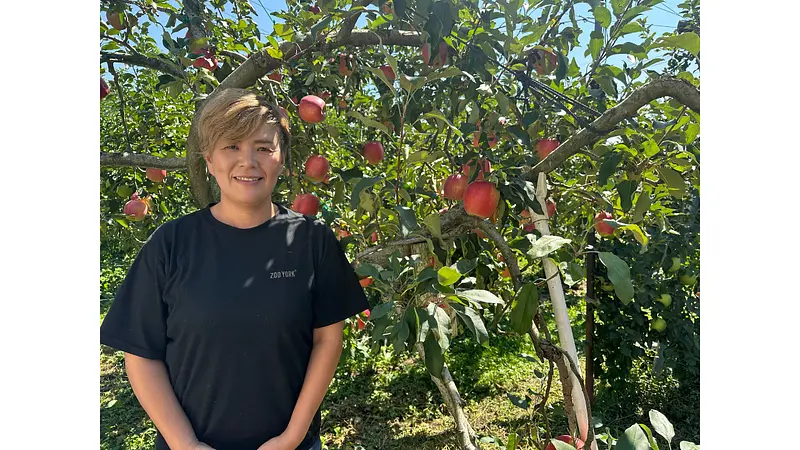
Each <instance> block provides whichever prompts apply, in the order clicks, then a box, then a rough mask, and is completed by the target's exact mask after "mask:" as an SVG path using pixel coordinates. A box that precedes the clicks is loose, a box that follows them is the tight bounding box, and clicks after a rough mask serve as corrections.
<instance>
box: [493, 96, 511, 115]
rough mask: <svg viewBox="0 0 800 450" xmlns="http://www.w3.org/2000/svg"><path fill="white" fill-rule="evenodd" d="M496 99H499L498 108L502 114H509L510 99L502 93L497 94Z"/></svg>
mask: <svg viewBox="0 0 800 450" xmlns="http://www.w3.org/2000/svg"><path fill="white" fill-rule="evenodd" d="M494 98H495V99H497V108H498V110H499V111H498V112H499V113H500V114H508V108H509V100H508V97H506V96H505V94H503V93H502V92H497V93H496V94H495V95H494Z"/></svg>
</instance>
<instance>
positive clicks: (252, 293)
mask: <svg viewBox="0 0 800 450" xmlns="http://www.w3.org/2000/svg"><path fill="white" fill-rule="evenodd" d="M198 127H199V128H198V129H199V137H200V146H201V148H202V151H203V155H204V159H205V162H206V165H207V167H208V171H209V173H210V174H211V175H212V176H214V178H216V180H217V183H218V184H219V187H220V193H221V197H220V200H219V202H218V203H213V204H212V205H209V206H208V207H206V208H203V209H201V210H199V211H196V212H194V213H191V214H187V215H185V216H183V217H181V218H178V219H176V220H173V221H170V222H167V223H165V224H163V225H162V226H160V227H159V228H158V229H157V230H156V231H155V232H154V233H153V234H152V235H151V236H150V238H149V239H148V241H147V243H145V245H144V246H143V247H142V249H141V250H140V252H139V254H138V255H137V257H136V259H135V261H134V262H133V264H132V265H131V268H130V270H129V272H128V274H127V277H126V278H125V281H124V282H123V284H122V286H121V287H120V289H119V292H118V294H117V296H116V298H115V300H114V303H113V304H112V306H111V308H110V309H109V311H108V314H107V315H106V317H105V320H104V321H103V324H102V326H101V328H100V342H101V343H102V344H105V345H108V346H110V347H113V348H116V349H119V350H122V351H123V352H125V366H126V371H127V373H128V377H129V379H130V383H131V387H132V388H133V391H134V393H135V395H136V397H137V398H138V400H139V402H140V403H141V405H142V407H143V408H144V410H145V411H146V412H147V414H148V416H149V417H150V418H151V419H152V421H153V423H154V424H155V426H156V428H157V429H158V435H157V437H156V449H157V450H166V449H171V450H185V449H209V448H212V449H216V450H309V449H321V442H320V439H319V430H320V404H321V402H322V399H323V397H324V395H325V392H326V391H327V389H328V387H329V385H330V382H331V380H332V378H333V375H334V372H335V370H336V366H337V364H338V361H339V356H340V354H341V349H342V329H343V323H344V322H343V321H344V319H346V318H348V317H351V316H353V315H355V314H357V313H359V312H360V311H363V310H364V309H367V308H368V303H367V301H366V297H365V295H364V291H363V289H362V288H361V286H360V284H359V282H358V277H357V275H356V274H355V272H354V271H353V269H352V267H351V266H350V264H349V262H348V260H347V257H346V256H345V254H344V252H343V250H342V248H341V247H340V246H339V243H338V241H337V239H336V237H335V235H334V233H333V231H332V230H331V229H330V228H329V227H328V226H327V225H325V224H324V223H322V222H320V221H317V220H315V219H314V218H311V217H307V216H303V215H301V214H299V213H296V212H294V211H291V210H289V209H287V208H285V207H284V206H282V205H280V204H276V203H273V202H272V192H273V189H274V188H275V184H276V181H277V179H278V176H279V174H281V172H282V171H283V167H284V161H285V158H286V153H288V151H289V143H290V133H289V127H288V122H287V120H286V117H285V116H284V115H283V114H282V113H281V112H279V111H278V109H277V108H276V107H275V106H272V105H270V104H269V103H267V101H266V99H265V98H263V97H259V96H257V95H256V94H254V93H252V92H249V91H246V90H241V89H226V90H225V91H222V92H219V93H218V95H216V96H215V97H214V98H212V99H210V100H208V103H207V104H206V106H205V108H204V110H203V112H202V113H201V117H200V119H199V122H198Z"/></svg>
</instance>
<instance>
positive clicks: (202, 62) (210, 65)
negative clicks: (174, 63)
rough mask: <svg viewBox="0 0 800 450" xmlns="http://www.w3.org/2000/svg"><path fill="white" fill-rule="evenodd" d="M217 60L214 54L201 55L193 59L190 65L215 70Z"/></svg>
mask: <svg viewBox="0 0 800 450" xmlns="http://www.w3.org/2000/svg"><path fill="white" fill-rule="evenodd" d="M218 62H219V61H218V60H217V57H216V56H210V57H209V56H201V57H199V58H197V59H195V60H194V62H193V63H192V67H197V68H203V69H207V70H210V71H212V72H213V71H215V70H217V63H218Z"/></svg>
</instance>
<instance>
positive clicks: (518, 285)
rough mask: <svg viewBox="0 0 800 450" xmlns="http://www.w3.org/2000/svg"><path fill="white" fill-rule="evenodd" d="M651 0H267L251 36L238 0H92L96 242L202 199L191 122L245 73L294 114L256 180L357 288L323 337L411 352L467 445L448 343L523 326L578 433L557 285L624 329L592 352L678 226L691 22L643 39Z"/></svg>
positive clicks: (575, 373) (577, 378)
mask: <svg viewBox="0 0 800 450" xmlns="http://www.w3.org/2000/svg"><path fill="white" fill-rule="evenodd" d="M581 3H584V4H585V5H580V4H581ZM659 3H661V1H660V0H609V1H604V0H592V1H587V2H573V1H571V0H564V1H561V0H543V1H534V2H530V3H528V2H523V1H513V2H508V1H505V0H502V1H492V0H490V1H487V2H481V3H478V2H474V1H465V2H453V1H451V0H414V1H411V0H393V1H382V0H376V1H372V0H338V1H333V0H325V1H320V2H319V3H313V4H312V3H310V2H307V1H303V2H294V1H290V2H287V7H286V10H284V11H280V12H277V13H273V14H271V19H273V20H274V25H273V28H272V30H271V31H270V32H269V33H268V34H267V33H262V31H261V30H259V27H258V26H257V24H256V21H255V19H254V18H255V15H256V14H257V12H256V10H255V9H254V8H253V6H252V5H251V4H250V3H249V2H247V1H242V0H232V1H229V0H212V1H210V2H205V3H204V2H199V1H198V0H185V1H183V2H158V1H157V2H153V3H148V2H144V1H114V2H110V1H104V2H103V3H102V5H101V9H102V11H101V24H100V34H101V43H102V47H101V51H100V62H101V100H102V101H101V105H102V107H101V113H102V117H101V126H102V128H101V130H102V131H101V132H102V139H101V170H102V178H101V206H102V214H103V216H102V217H101V219H102V220H101V232H102V233H103V236H104V239H105V240H104V242H106V245H107V246H108V249H109V251H111V249H112V248H113V249H115V250H114V251H117V252H122V253H125V252H130V251H131V249H132V248H135V247H136V242H137V241H139V242H141V241H143V240H144V239H146V236H148V235H149V233H151V232H152V230H153V229H154V227H155V226H157V225H158V224H159V223H163V221H164V220H169V219H171V218H174V217H177V216H180V215H182V214H184V213H186V212H189V211H191V210H192V209H194V208H197V207H203V206H205V205H207V204H209V202H212V201H214V200H215V199H216V198H218V195H219V193H218V188H217V187H216V186H215V184H214V182H213V178H212V177H209V176H208V174H207V172H206V169H205V165H204V162H203V160H202V158H200V157H199V148H198V140H197V130H196V128H195V126H194V125H195V123H196V119H197V118H198V116H199V113H200V112H201V111H202V108H203V105H204V102H205V101H206V100H207V99H208V98H210V97H213V96H214V95H215V93H217V92H219V91H221V90H223V89H225V88H234V87H235V88H251V89H254V90H257V91H258V92H260V93H262V94H264V95H267V96H268V97H269V98H271V99H273V100H274V102H275V103H276V104H279V105H281V106H282V107H284V108H285V110H286V112H287V114H288V116H289V118H290V123H291V128H292V133H293V145H292V148H291V152H290V155H289V158H288V161H287V170H286V173H285V174H284V176H282V177H281V178H280V180H279V182H278V185H277V186H276V191H275V199H276V200H277V201H279V202H282V203H284V204H286V205H292V208H293V209H296V210H298V211H301V212H303V213H305V214H309V215H315V216H318V217H320V218H321V219H323V220H325V221H326V223H328V224H330V226H331V227H333V228H334V229H335V230H336V231H337V233H338V235H339V236H340V237H341V245H343V246H344V248H346V250H347V252H348V253H349V255H350V256H351V258H352V260H353V262H354V265H355V267H356V271H357V272H358V273H359V275H360V276H361V277H363V280H362V286H365V289H366V290H367V292H368V293H369V295H370V298H371V302H372V304H373V307H372V308H371V309H370V311H369V315H368V316H367V313H366V312H365V313H363V314H362V315H360V316H359V317H357V318H354V320H353V327H352V328H348V329H347V331H346V333H347V338H348V341H347V343H346V345H348V346H355V345H356V343H357V342H359V341H360V342H367V343H369V345H370V346H372V347H373V348H378V347H380V346H390V347H391V348H393V349H394V350H395V351H396V352H397V353H398V354H401V353H405V352H415V353H418V354H419V355H420V356H421V359H422V360H423V361H424V363H425V366H426V368H427V369H428V371H429V372H430V375H431V379H432V381H433V383H434V384H435V385H436V386H437V388H438V390H439V392H440V394H441V395H442V397H443V398H444V400H445V403H446V404H447V407H448V410H449V411H450V413H451V415H452V416H453V418H454V423H455V429H456V435H457V438H458V441H459V443H460V445H461V447H462V448H465V449H473V448H479V441H478V439H477V433H476V431H475V430H474V429H473V428H472V426H471V425H470V423H469V418H468V417H467V415H466V413H465V412H464V410H463V406H464V400H463V399H462V398H461V396H460V395H459V392H458V387H457V386H456V384H455V382H454V380H453V377H452V374H451V373H450V371H449V369H448V367H447V364H446V353H447V349H448V347H449V345H450V343H451V342H452V340H454V339H457V338H459V337H460V336H462V335H465V334H466V335H471V336H472V338H474V339H476V340H477V341H478V342H480V343H482V344H484V345H488V342H489V339H488V337H489V335H490V333H493V332H495V331H497V330H499V329H503V330H506V331H508V332H516V333H521V334H524V335H527V336H530V339H531V340H532V342H533V344H534V347H535V348H536V351H537V356H538V357H540V358H543V359H547V360H549V361H550V364H551V372H550V373H551V377H552V374H553V372H554V371H553V370H552V367H553V366H557V367H558V369H559V370H558V373H559V376H560V380H561V383H562V390H563V393H564V399H565V407H566V410H567V412H568V419H569V423H570V428H571V430H570V432H571V434H573V435H576V436H578V437H579V438H580V439H582V440H584V441H587V442H591V443H592V448H596V442H595V440H594V437H593V431H592V427H591V426H590V424H589V417H591V413H590V408H591V402H590V401H589V399H590V395H589V392H590V391H591V383H589V384H588V385H587V383H586V382H585V380H584V376H583V372H582V369H581V367H580V364H579V360H578V357H577V347H576V340H575V336H573V332H572V327H571V324H570V321H569V317H568V313H567V304H566V300H565V294H564V291H565V288H566V289H571V288H573V287H577V289H578V290H580V289H581V287H580V286H582V285H583V286H586V294H587V302H588V303H589V304H593V305H595V306H597V308H598V312H599V314H598V330H602V329H603V328H602V326H605V325H609V326H611V325H612V324H613V326H615V327H617V329H619V330H623V331H624V330H630V332H623V333H622V334H619V335H610V334H603V333H599V334H598V336H597V339H596V341H595V343H594V345H595V347H596V348H597V349H598V350H599V351H600V353H601V354H602V355H606V354H608V353H609V349H613V348H614V345H615V344H614V343H615V342H617V340H622V341H624V342H625V343H626V344H627V343H631V342H634V341H635V342H646V341H647V338H645V337H641V336H637V335H633V334H632V333H636V332H637V331H636V330H637V327H639V328H641V327H642V326H643V324H641V323H639V322H635V323H636V324H637V325H633V322H630V323H629V322H625V323H617V322H615V320H616V319H615V317H625V316H626V314H628V313H627V312H626V311H627V310H626V308H630V307H631V306H630V305H634V307H635V308H639V309H637V314H643V313H642V309H641V305H647V307H648V308H650V306H651V305H652V302H653V298H654V295H655V293H665V292H664V291H669V292H670V293H671V292H674V286H673V285H671V284H669V283H670V281H668V278H667V277H666V276H665V277H662V278H658V277H655V278H653V277H651V276H649V275H647V274H648V273H649V274H652V273H653V271H654V270H655V271H658V270H660V267H663V264H662V263H661V262H659V264H655V263H654V261H656V260H657V259H658V260H659V261H660V260H661V259H663V255H665V254H671V253H670V252H669V251H667V250H665V248H666V246H667V245H669V246H670V247H671V248H672V250H671V251H672V252H673V253H674V252H675V247H673V245H675V244H673V243H672V242H678V241H669V239H670V237H669V236H670V233H671V232H675V233H683V231H682V229H681V226H686V227H688V228H689V229H694V230H696V228H692V225H690V222H692V220H694V219H693V218H692V217H693V215H696V214H697V210H696V208H694V207H693V206H692V205H693V204H694V203H692V202H693V201H695V200H693V199H694V198H696V196H697V193H696V187H697V185H698V180H699V117H700V116H699V111H700V102H699V78H698V77H697V76H696V75H694V74H693V73H692V72H689V71H688V68H689V66H690V65H691V64H694V63H696V64H697V65H698V66H699V37H698V34H697V33H696V32H695V31H686V30H681V31H680V32H679V31H676V32H674V33H673V32H670V33H666V34H664V35H656V33H655V32H653V31H652V30H651V27H650V25H649V24H648V23H647V20H646V19H645V14H646V13H647V12H648V11H649V10H651V9H652V8H653V7H654V6H656V5H658V4H659ZM688 3H689V4H690V5H689V6H688V10H691V8H694V7H696V5H695V3H693V2H688ZM579 6H581V7H583V9H588V12H587V13H586V14H587V15H588V17H584V16H579V12H578V11H579ZM587 6H588V8H587ZM581 11H582V10H581ZM686 15H687V21H689V22H691V20H693V19H691V17H690V16H691V14H689V13H686ZM587 20H588V21H591V22H592V23H593V24H594V30H593V31H591V32H590V33H589V39H588V45H585V46H581V45H580V42H581V36H582V35H584V34H585V31H584V30H582V28H581V26H580V23H581V22H583V21H587ZM693 30H694V29H693ZM696 31H697V32H699V25H698V26H697V28H696ZM579 54H580V55H582V56H583V57H584V58H586V60H587V61H588V66H587V67H585V68H581V67H580V66H579V65H578V62H577V61H578V59H577V58H576V55H579ZM623 55H624V56H623ZM658 55H660V56H658ZM691 58H694V59H693V60H692V59H691ZM665 60H666V63H667V68H666V69H664V70H663V71H662V72H658V71H656V70H654V67H656V65H657V64H658V63H662V64H663V63H664V61H665ZM677 60H680V61H678V62H675V61H677ZM162 170H166V176H164V172H162ZM692 189H694V191H692V192H689V191H691V190H692ZM678 194H681V195H678ZM598 235H599V236H598ZM682 236H684V238H685V239H687V240H689V241H686V242H683V243H681V244H679V245H681V246H683V245H686V246H689V247H690V246H691V245H692V244H693V242H694V241H692V239H695V237H696V235H692V234H691V233H688V234H686V233H684V234H682ZM598 239H599V241H598ZM690 241H691V242H690ZM119 243H125V244H124V245H120V244H119ZM689 247H685V248H684V247H679V248H682V249H683V250H679V251H680V252H683V253H685V254H684V256H683V257H684V258H686V259H685V260H686V261H690V260H691V261H694V262H693V263H692V264H695V263H696V252H695V253H691V254H690V252H689V251H687V250H686V248H689ZM669 261H671V259H670V260H669ZM682 261H684V259H682ZM595 263H596V266H597V270H594V265H595ZM587 265H590V266H592V268H593V270H588V271H587V270H586V266H587ZM670 267H671V266H670ZM696 268H697V267H696V266H692V270H696ZM648 271H649V272H648ZM604 280H607V281H604ZM596 285H599V286H601V287H602V286H611V288H612V289H611V291H613V295H612V293H608V294H607V295H594V294H593V293H594V290H595V289H594V288H595V287H596ZM600 291H601V292H606V291H604V290H602V289H600ZM675 297H677V295H676V296H675ZM675 300H677V298H676V299H675ZM676 303H677V302H676ZM680 304H681V305H684V304H685V301H684V300H683V298H681V300H680ZM681 307H683V306H681ZM650 311H651V312H650V313H651V314H652V311H657V312H660V310H658V309H655V310H654V309H652V308H650ZM550 317H552V319H553V321H552V322H549V321H548V320H547V318H550ZM637 317H638V316H637ZM675 317H676V318H680V320H683V321H685V320H689V319H686V317H684V316H681V315H676V316H675ZM635 320H636V319H634V321H635ZM553 324H555V328H554V331H555V334H556V336H551V333H550V325H553ZM659 324H660V322H659ZM648 326H649V323H648ZM659 327H660V325H659ZM670 327H671V325H669V326H668V328H667V330H670V329H672V328H670ZM639 333H640V334H641V331H639ZM677 338H678V337H677V336H676V339H677ZM659 339H661V338H660V337H659ZM353 348H354V347H353ZM600 359H602V358H600ZM608 361H610V360H608ZM589 365H590V366H593V365H592V364H591V363H589ZM598 368H602V364H601V365H600V366H598ZM601 373H610V372H601ZM612 375H613V374H612ZM590 379H591V378H590ZM545 401H546V399H545Z"/></svg>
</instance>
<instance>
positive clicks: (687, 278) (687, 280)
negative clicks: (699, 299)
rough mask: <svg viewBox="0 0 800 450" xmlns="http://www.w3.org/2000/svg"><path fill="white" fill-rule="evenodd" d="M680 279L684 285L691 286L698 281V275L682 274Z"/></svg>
mask: <svg viewBox="0 0 800 450" xmlns="http://www.w3.org/2000/svg"><path fill="white" fill-rule="evenodd" d="M678 279H679V280H680V281H681V283H682V284H685V285H686V286H691V285H693V284H694V283H695V282H696V281H697V275H689V274H686V273H684V274H682V275H681V276H680V277H678Z"/></svg>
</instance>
